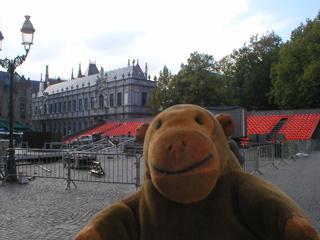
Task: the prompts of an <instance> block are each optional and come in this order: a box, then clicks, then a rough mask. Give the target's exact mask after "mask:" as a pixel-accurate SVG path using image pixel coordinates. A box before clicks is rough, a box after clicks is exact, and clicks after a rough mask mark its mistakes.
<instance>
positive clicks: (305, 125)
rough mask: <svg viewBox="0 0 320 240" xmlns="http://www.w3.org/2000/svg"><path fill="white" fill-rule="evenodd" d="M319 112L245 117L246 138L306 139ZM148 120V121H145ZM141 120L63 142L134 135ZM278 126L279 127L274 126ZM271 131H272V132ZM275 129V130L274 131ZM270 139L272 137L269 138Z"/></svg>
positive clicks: (95, 129) (109, 125) (108, 125)
mask: <svg viewBox="0 0 320 240" xmlns="http://www.w3.org/2000/svg"><path fill="white" fill-rule="evenodd" d="M319 120H320V114H297V115H294V114H290V115H268V116H248V117H247V126H248V128H247V138H246V139H243V140H245V141H248V140H249V135H250V134H275V133H277V134H285V140H307V139H311V137H312V134H313V133H314V130H315V129H316V127H317V125H318V124H319ZM147 122H150V121H147ZM141 123H143V122H118V123H105V124H102V125H101V124H100V125H99V126H97V127H93V128H92V127H91V129H90V130H88V131H86V132H81V134H78V135H76V136H74V135H73V137H71V138H65V139H64V143H71V142H72V141H73V140H74V139H76V138H79V137H80V136H81V135H92V134H93V133H95V132H99V133H101V135H102V136H109V137H113V136H121V135H122V136H128V135H132V136H134V135H135V131H136V129H137V127H138V126H139V125H140V124H141ZM276 126H277V127H279V129H277V128H276ZM272 131H273V132H272ZM274 131H275V132H274ZM270 141H272V139H271V140H270Z"/></svg>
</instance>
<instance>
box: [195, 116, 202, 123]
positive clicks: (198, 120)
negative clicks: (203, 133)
mask: <svg viewBox="0 0 320 240" xmlns="http://www.w3.org/2000/svg"><path fill="white" fill-rule="evenodd" d="M194 120H195V121H196V122H197V123H198V124H200V125H202V124H203V122H202V120H201V119H200V118H198V117H196V118H195V119H194Z"/></svg>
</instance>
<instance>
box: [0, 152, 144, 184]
mask: <svg viewBox="0 0 320 240" xmlns="http://www.w3.org/2000/svg"><path fill="white" fill-rule="evenodd" d="M140 160H141V156H140V155H136V154H120V153H115V154H111V153H95V152H75V151H69V150H62V149H59V150H54V149H52V150H45V149H22V148H21V149H18V148H16V149H15V162H16V172H17V177H18V180H19V181H20V182H21V181H22V182H23V181H27V180H28V179H30V178H57V179H65V180H66V181H67V188H69V187H70V184H71V183H73V184H74V186H75V187H76V184H75V181H85V182H104V183H119V184H134V185H136V187H137V188H138V187H139V186H140ZM3 172H8V171H6V169H4V168H2V173H3ZM4 176H5V177H4V178H3V181H5V179H6V178H8V177H9V175H8V174H4Z"/></svg>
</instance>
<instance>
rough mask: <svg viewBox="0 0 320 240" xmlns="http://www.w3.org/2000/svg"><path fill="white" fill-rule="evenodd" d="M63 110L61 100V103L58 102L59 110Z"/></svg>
mask: <svg viewBox="0 0 320 240" xmlns="http://www.w3.org/2000/svg"><path fill="white" fill-rule="evenodd" d="M61 110H62V103H61V102H59V103H58V112H61Z"/></svg>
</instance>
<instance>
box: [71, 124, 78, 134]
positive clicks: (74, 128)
mask: <svg viewBox="0 0 320 240" xmlns="http://www.w3.org/2000/svg"><path fill="white" fill-rule="evenodd" d="M76 131H77V122H73V130H72V132H76Z"/></svg>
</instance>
